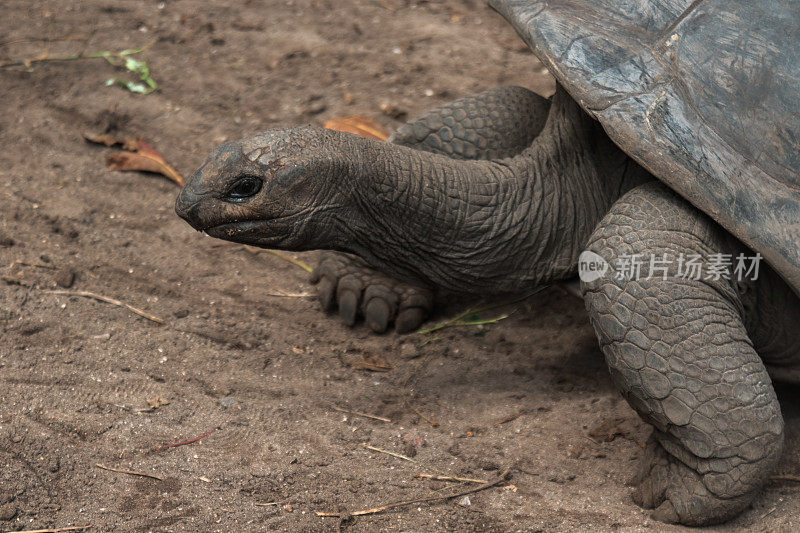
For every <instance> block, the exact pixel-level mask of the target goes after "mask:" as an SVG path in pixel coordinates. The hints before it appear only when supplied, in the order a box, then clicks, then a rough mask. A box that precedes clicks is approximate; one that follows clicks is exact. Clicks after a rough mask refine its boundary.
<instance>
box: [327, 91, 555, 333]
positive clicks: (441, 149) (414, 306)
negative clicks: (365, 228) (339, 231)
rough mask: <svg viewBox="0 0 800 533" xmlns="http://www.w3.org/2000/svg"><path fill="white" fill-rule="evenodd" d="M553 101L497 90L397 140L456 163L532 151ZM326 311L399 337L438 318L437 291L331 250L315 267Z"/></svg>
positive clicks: (418, 122) (441, 112)
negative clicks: (433, 311) (434, 316)
mask: <svg viewBox="0 0 800 533" xmlns="http://www.w3.org/2000/svg"><path fill="white" fill-rule="evenodd" d="M549 111H550V101H549V100H548V99H546V98H543V97H541V96H539V95H538V94H536V93H534V92H532V91H529V90H528V89H524V88H522V87H514V86H504V87H495V88H493V89H489V90H487V91H484V92H482V93H479V94H476V95H473V96H468V97H466V98H461V99H459V100H455V101H453V102H449V103H447V104H445V105H443V106H441V107H438V108H435V109H432V110H430V111H427V112H426V113H424V114H422V115H420V116H418V117H415V118H413V119H411V120H409V121H408V122H407V123H406V124H403V125H402V126H400V128H399V129H398V130H397V131H396V132H395V133H394V134H393V135H392V136H391V137H390V138H389V142H392V143H394V144H399V145H402V146H408V147H410V148H415V149H417V150H422V151H424V152H432V153H437V154H441V155H446V156H448V157H451V158H453V159H502V158H505V157H513V156H515V155H517V154H518V153H519V152H521V151H522V150H524V149H525V148H527V147H528V146H529V145H530V144H531V142H533V139H534V138H535V137H536V136H537V135H538V134H539V133H540V132H541V131H542V128H543V127H544V124H545V121H546V120H547V114H548V112H549ZM311 281H312V283H315V284H318V286H319V290H318V295H319V300H320V304H321V305H322V309H323V310H325V311H328V312H330V311H334V310H336V309H337V308H338V310H339V316H340V317H341V319H342V322H344V323H345V324H346V325H348V326H353V325H354V324H355V322H356V320H357V318H358V317H359V316H363V317H364V321H365V322H366V323H367V325H368V326H369V327H370V328H371V329H372V330H373V331H374V332H376V333H382V332H384V331H386V329H387V328H388V327H389V325H390V324H392V323H394V326H395V330H396V331H397V332H398V333H408V332H411V331H414V330H415V329H417V328H418V327H419V326H420V325H421V324H422V323H423V322H424V321H425V320H426V319H427V318H428V316H429V315H430V312H431V309H432V308H433V304H434V299H433V293H432V292H431V290H430V289H428V288H426V287H421V286H417V285H413V284H409V283H404V282H401V281H398V280H395V279H393V278H391V277H389V276H387V275H385V274H383V273H381V272H379V271H377V270H374V269H372V268H370V267H369V266H368V265H367V264H366V263H364V261H362V260H360V259H359V258H357V257H355V256H352V255H349V254H344V253H339V252H323V253H322V254H320V258H319V263H318V264H317V267H316V268H315V269H314V274H313V275H312V278H311Z"/></svg>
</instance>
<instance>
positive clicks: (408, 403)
mask: <svg viewBox="0 0 800 533" xmlns="http://www.w3.org/2000/svg"><path fill="white" fill-rule="evenodd" d="M427 361H428V354H426V355H425V357H423V358H422V359H421V360H420V362H419V363H417V366H416V367H415V368H414V371H413V372H411V373H410V374H409V375H408V377H406V379H405V380H403V384H402V385H401V387H400V395H401V396H402V397H403V403H404V404H405V405H406V407H408V408H409V409H411V410H412V411H414V412H415V413H416V414H417V416H419V417H420V418H422V419H423V420H424V421H425V422H427V423H428V424H430V425H431V427H439V422H436V421H435V420H431V419H430V418H428V417H427V416H425V415H424V414H422V412H421V411H420V410H419V409H417V408H416V407H414V405H412V404H411V400H410V399H409V398H408V395H407V394H406V390H407V388H406V387H407V385H408V382H409V381H410V380H411V378H412V377H414V375H416V373H417V372H419V369H420V368H422V365H423V364H425V363H426V362H427Z"/></svg>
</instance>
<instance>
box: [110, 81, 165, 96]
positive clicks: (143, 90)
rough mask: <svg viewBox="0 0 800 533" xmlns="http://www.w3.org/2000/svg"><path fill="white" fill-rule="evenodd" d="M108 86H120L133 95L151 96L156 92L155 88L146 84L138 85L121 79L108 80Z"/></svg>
mask: <svg viewBox="0 0 800 533" xmlns="http://www.w3.org/2000/svg"><path fill="white" fill-rule="evenodd" d="M106 85H107V86H110V85H119V86H120V87H122V88H123V89H127V90H129V91H130V92H132V93H137V94H150V93H151V92H153V91H154V90H155V88H153V87H148V86H147V85H145V84H144V83H138V82H135V81H128V80H121V79H119V78H111V79H109V80H106Z"/></svg>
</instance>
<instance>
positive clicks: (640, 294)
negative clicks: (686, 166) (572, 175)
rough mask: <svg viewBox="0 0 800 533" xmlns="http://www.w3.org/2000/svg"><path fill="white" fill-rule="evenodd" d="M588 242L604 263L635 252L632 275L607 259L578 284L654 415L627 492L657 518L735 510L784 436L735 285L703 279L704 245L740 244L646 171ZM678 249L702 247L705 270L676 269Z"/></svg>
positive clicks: (621, 381)
mask: <svg viewBox="0 0 800 533" xmlns="http://www.w3.org/2000/svg"><path fill="white" fill-rule="evenodd" d="M588 249H589V250H591V251H593V252H595V253H597V254H598V255H600V256H601V257H603V258H604V259H605V260H606V261H607V262H608V263H609V265H611V266H612V267H614V266H625V265H628V264H630V263H631V260H630V258H633V257H636V254H639V257H640V258H641V259H642V261H641V263H642V266H641V271H640V272H639V274H638V276H637V275H636V274H635V270H633V269H630V270H628V269H627V268H623V269H622V271H620V270H619V269H617V271H616V273H614V272H613V270H614V269H613V268H612V269H609V271H607V272H606V274H605V275H603V276H602V277H600V278H599V279H596V280H594V281H588V282H584V283H583V284H582V290H583V293H584V298H585V300H586V307H587V310H588V312H589V316H590V319H591V322H592V325H593V326H594V328H595V330H596V332H597V335H598V338H599V341H600V345H601V348H602V350H603V353H604V355H605V359H606V362H607V364H608V366H609V369H610V371H611V376H612V380H613V381H614V383H615V384H616V385H617V387H619V388H620V390H621V392H622V394H623V396H625V398H626V399H627V400H628V403H630V405H631V406H632V407H633V408H634V409H635V410H636V411H638V412H639V414H640V415H641V416H642V418H643V419H644V420H645V421H647V422H649V423H650V424H652V425H653V426H654V432H653V434H652V436H651V439H650V442H649V444H648V449H647V453H646V456H645V458H644V462H643V464H642V470H641V472H640V474H639V476H638V478H637V479H636V482H637V484H638V486H637V488H636V490H635V492H634V500H635V501H636V502H637V503H639V504H640V505H642V506H644V507H648V508H655V511H654V513H653V517H654V518H656V519H658V520H662V521H666V522H678V523H682V524H686V525H708V524H715V523H721V522H724V521H726V520H728V519H730V518H732V517H733V516H735V515H737V514H738V513H739V512H741V511H742V509H744V508H745V507H746V506H747V505H748V504H749V503H750V501H751V500H752V499H753V497H754V496H755V494H756V493H757V492H758V490H759V488H760V487H761V485H762V484H763V483H764V481H765V480H766V479H767V477H768V476H769V475H770V473H771V471H772V469H773V468H774V466H775V464H776V462H777V460H778V458H779V456H780V454H781V450H782V446H783V419H782V417H781V412H780V406H779V405H778V401H777V398H776V396H775V392H774V390H773V388H772V383H771V381H770V378H769V376H768V374H767V371H766V368H765V366H764V363H763V362H762V359H761V358H760V357H759V354H758V353H756V351H755V349H754V348H753V344H752V342H751V340H750V338H749V337H748V333H747V329H746V319H745V306H744V305H743V302H742V298H741V296H740V288H739V287H738V285H737V283H736V282H734V281H732V280H726V279H724V278H720V279H713V278H712V279H705V276H706V275H707V273H708V272H709V269H708V267H709V264H708V263H707V261H712V260H711V259H710V255H709V254H714V253H723V254H732V257H736V256H737V255H738V253H740V251H742V250H744V248H743V247H742V246H741V244H738V242H736V241H735V240H734V239H733V238H732V237H730V236H729V235H727V234H725V233H724V232H723V230H721V228H719V226H717V225H716V224H714V223H713V222H712V221H711V220H710V219H709V218H707V217H706V216H705V215H704V214H702V213H701V212H699V211H698V210H696V209H695V208H693V207H692V206H691V205H689V204H688V203H687V202H685V201H684V200H682V199H681V198H680V197H678V196H677V195H676V194H675V193H673V192H672V191H670V190H669V189H668V188H667V187H666V186H664V185H662V184H660V183H655V182H654V183H649V184H645V185H642V186H640V187H638V188H636V189H634V190H632V191H630V192H629V193H627V194H626V195H624V196H623V197H622V198H621V199H620V200H619V201H618V202H617V203H616V204H615V205H614V206H613V207H612V209H611V210H610V212H609V213H608V215H607V216H606V217H605V218H604V219H603V221H602V222H601V223H600V224H599V225H598V228H597V229H596V230H595V232H594V234H593V235H592V237H591V238H590V241H589V246H588ZM663 254H666V256H664V255H663ZM681 254H683V257H684V258H686V257H688V256H689V255H690V254H697V255H699V256H701V257H702V259H701V260H702V261H703V268H702V278H703V279H700V280H695V279H693V276H680V275H679V273H678V272H677V265H678V264H679V258H680V257H681ZM651 255H654V256H655V257H656V258H658V259H666V260H667V261H668V263H665V264H666V265H667V266H664V265H663V264H662V265H661V266H662V268H666V269H668V271H665V270H661V269H658V270H656V269H653V270H650V263H649V258H650V257H651ZM749 255H752V252H750V254H749ZM653 264H655V263H653ZM684 266H685V263H684ZM761 266H762V268H764V267H765V265H761ZM648 276H649V279H648Z"/></svg>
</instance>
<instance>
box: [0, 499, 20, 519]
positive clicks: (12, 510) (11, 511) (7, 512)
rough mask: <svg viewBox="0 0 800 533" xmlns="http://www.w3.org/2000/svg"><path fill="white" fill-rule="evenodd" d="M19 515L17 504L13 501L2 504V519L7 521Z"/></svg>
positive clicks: (0, 506)
mask: <svg viewBox="0 0 800 533" xmlns="http://www.w3.org/2000/svg"><path fill="white" fill-rule="evenodd" d="M15 516H17V506H16V505H14V504H12V503H7V504H5V505H0V520H2V521H4V522H7V521H8V520H13V519H14V517H15Z"/></svg>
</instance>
